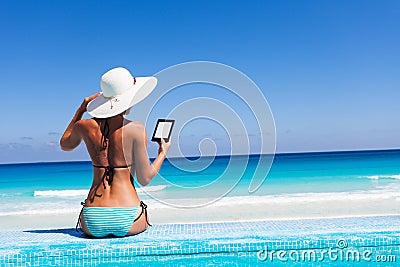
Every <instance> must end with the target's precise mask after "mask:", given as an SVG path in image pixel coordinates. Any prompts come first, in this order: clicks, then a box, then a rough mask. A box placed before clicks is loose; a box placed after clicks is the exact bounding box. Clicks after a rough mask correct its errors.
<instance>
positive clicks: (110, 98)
mask: <svg viewBox="0 0 400 267" xmlns="http://www.w3.org/2000/svg"><path fill="white" fill-rule="evenodd" d="M156 85H157V78H155V77H137V78H134V77H133V76H132V75H131V74H130V72H129V71H128V70H127V69H125V68H122V67H118V68H114V69H111V70H109V71H107V72H106V73H105V74H104V75H103V76H102V77H101V81H100V87H101V90H102V94H100V95H99V96H98V97H96V98H95V99H93V100H92V101H90V102H89V104H88V105H87V112H88V113H89V114H90V115H91V116H93V117H95V118H110V117H113V116H115V115H118V114H120V113H122V112H124V111H125V110H127V109H129V108H131V107H132V106H133V105H135V104H137V103H139V102H140V101H142V100H143V99H145V98H146V97H147V96H148V95H149V94H150V93H151V92H152V91H153V89H154V88H155V87H156Z"/></svg>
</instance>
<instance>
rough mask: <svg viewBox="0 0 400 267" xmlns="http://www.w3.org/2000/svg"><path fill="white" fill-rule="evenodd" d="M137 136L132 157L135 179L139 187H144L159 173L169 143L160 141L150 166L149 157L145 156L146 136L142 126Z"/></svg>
mask: <svg viewBox="0 0 400 267" xmlns="http://www.w3.org/2000/svg"><path fill="white" fill-rule="evenodd" d="M140 128H141V129H140V131H137V133H138V135H137V136H136V138H134V143H133V156H134V161H135V171H136V177H137V179H138V182H139V184H140V185H142V186H145V185H147V184H148V183H150V181H151V180H152V179H153V178H154V176H156V174H157V173H158V172H159V171H160V168H161V165H162V163H163V161H164V159H165V157H166V156H167V152H168V149H169V147H170V145H171V141H169V142H168V143H166V142H165V141H164V140H162V142H161V143H159V149H158V156H157V158H156V159H155V160H154V161H153V163H152V164H151V165H150V161H149V156H148V154H147V134H146V128H145V127H144V125H141V126H140Z"/></svg>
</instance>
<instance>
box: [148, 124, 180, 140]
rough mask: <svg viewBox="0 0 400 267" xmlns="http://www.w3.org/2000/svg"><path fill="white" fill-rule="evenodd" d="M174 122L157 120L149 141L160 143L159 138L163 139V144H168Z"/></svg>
mask: <svg viewBox="0 0 400 267" xmlns="http://www.w3.org/2000/svg"><path fill="white" fill-rule="evenodd" d="M174 122H175V120H168V119H158V121H157V124H156V128H155V129H154V133H153V137H152V138H151V141H154V142H161V138H163V139H164V141H165V142H168V141H169V138H170V137H171V132H172V127H173V126H174Z"/></svg>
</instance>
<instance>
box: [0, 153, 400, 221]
mask: <svg viewBox="0 0 400 267" xmlns="http://www.w3.org/2000/svg"><path fill="white" fill-rule="evenodd" d="M245 158H246V157H244V156H217V157H215V158H212V159H211V160H210V158H199V159H197V158H189V160H188V159H183V158H182V159H177V158H175V159H173V161H172V160H171V162H170V161H168V160H167V161H165V162H164V164H163V166H162V170H161V172H160V175H158V176H157V177H155V178H154V180H153V181H152V182H151V183H150V184H149V185H148V186H146V187H144V188H141V187H140V186H139V185H138V184H136V188H137V190H138V192H139V196H140V198H141V199H142V200H144V201H145V202H146V203H148V205H149V207H151V208H150V211H152V212H153V213H163V212H165V214H164V216H163V218H164V220H161V221H167V222H174V219H175V220H178V221H179V218H174V215H173V213H172V214H171V207H170V205H168V204H169V203H174V204H176V203H178V204H179V203H182V205H183V206H184V204H187V203H190V201H192V202H193V201H195V200H199V202H198V203H208V202H207V201H206V200H210V201H212V202H213V205H214V207H215V206H218V207H219V208H218V210H219V211H218V215H219V217H218V219H219V220H223V219H224V214H226V215H227V216H226V218H227V219H229V218H231V217H229V216H228V214H231V213H232V208H233V207H235V205H236V204H238V203H241V204H243V205H247V206H248V205H253V206H254V208H255V209H257V214H258V217H257V218H264V219H265V218H268V217H269V216H274V206H272V205H271V203H275V204H276V205H275V207H276V212H278V211H280V212H281V210H282V207H291V208H292V210H297V211H298V212H299V214H298V215H301V214H300V213H301V211H299V210H298V209H299V207H304V205H306V206H307V209H308V211H309V212H310V209H311V213H312V210H313V209H314V210H317V209H319V210H322V211H323V210H324V208H323V207H321V205H328V204H329V201H330V200H331V201H332V203H339V204H338V205H339V206H346V203H348V205H351V203H353V202H354V203H356V204H357V205H358V207H361V206H362V205H363V203H365V205H368V207H367V208H368V209H367V211H366V212H367V213H369V214H371V213H372V214H374V213H398V208H397V206H399V205H398V204H399V203H398V202H400V150H382V151H351V152H323V153H322V152H319V153H293V154H277V155H275V158H274V161H273V164H272V167H271V169H270V172H269V174H268V176H267V177H266V179H265V181H264V182H263V184H262V185H261V187H260V188H259V189H258V190H257V191H256V192H254V193H249V191H248V186H249V184H250V180H251V178H252V174H253V173H254V169H255V166H256V165H257V163H258V159H259V156H258V155H251V156H250V157H249V159H248V162H247V164H246V166H247V167H246V170H245V172H244V173H243V174H242V173H237V175H235V169H234V167H235V166H236V165H240V163H242V162H243V161H244V160H245ZM180 161H181V163H182V165H185V164H186V165H187V166H189V167H190V166H192V167H193V166H195V165H199V166H200V165H202V164H203V165H204V162H202V161H207V162H210V163H209V164H206V165H207V167H206V168H203V169H202V170H200V171H193V170H187V169H186V170H182V168H179V167H177V164H176V163H178V165H179V163H180ZM229 162H231V163H233V164H232V166H233V172H232V170H231V171H230V174H229V175H230V176H229V177H228V178H225V179H227V180H225V182H223V183H215V184H214V183H213V182H214V181H215V180H216V179H218V177H220V176H221V174H223V173H224V171H225V170H226V168H227V166H228V163H229ZM0 174H1V177H0V220H1V218H6V217H7V216H26V215H30V216H36V215H37V216H43V215H51V216H53V215H54V216H56V215H57V214H77V213H79V209H80V204H79V203H80V201H82V200H84V198H85V196H86V194H87V192H88V189H89V188H90V185H91V181H92V166H91V163H90V162H53V163H24V164H4V165H0ZM230 179H231V181H230ZM226 184H231V185H234V186H233V188H230V187H229V188H216V187H224V186H225V185H226ZM204 186H206V187H204ZM202 187H203V188H205V190H197V191H195V192H194V189H196V188H197V189H198V188H202ZM217 189H220V191H218V190H217ZM228 189H229V190H228ZM213 190H217V191H218V192H224V194H223V197H222V196H221V197H222V198H220V199H216V198H215V194H214V195H213V194H212V191H213ZM218 194H219V193H218ZM203 200H204V201H203ZM327 201H328V202H327ZM385 201H386V202H385ZM310 203H311V204H310ZM321 203H322V204H321ZM324 203H325V204H324ZM343 203H344V204H343ZM379 203H381V204H379ZM387 203H393V205H392V206H391V207H387ZM279 205H280V206H279ZM285 205H286V206H285ZM296 205H297V206H296ZM329 205H330V204H329ZM360 205H361V206H360ZM205 206H207V205H205ZM355 207H356V206H355ZM340 208H343V207H337V209H340ZM327 209H328V210H329V208H325V210H327ZM385 209H386V211H385ZM260 213H264V215H263V214H261V215H260ZM347 213H349V210H347ZM350 213H351V211H350ZM321 215H322V216H323V215H324V213H323V212H322V213H321ZM334 215H338V214H337V213H335V214H334ZM339 215H340V214H339ZM345 215H351V214H345ZM168 216H169V217H168ZM188 216H189V215H188ZM240 216H241V218H243V219H249V220H250V219H256V218H255V217H254V218H252V213H246V214H245V215H240ZM260 216H261V217H260ZM167 217H168V219H167V220H165V218H167ZM287 217H290V214H288V215H287Z"/></svg>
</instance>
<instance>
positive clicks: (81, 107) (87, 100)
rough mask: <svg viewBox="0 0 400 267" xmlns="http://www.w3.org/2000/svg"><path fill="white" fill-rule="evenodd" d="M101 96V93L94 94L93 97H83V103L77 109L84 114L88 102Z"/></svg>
mask: <svg viewBox="0 0 400 267" xmlns="http://www.w3.org/2000/svg"><path fill="white" fill-rule="evenodd" d="M100 94H101V92H98V93H95V94H94V95H91V96H88V97H85V99H83V102H82V104H81V106H80V107H79V109H80V110H81V111H82V112H86V110H87V105H88V104H89V102H90V101H92V100H93V99H95V98H96V97H98V96H99V95H100Z"/></svg>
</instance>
